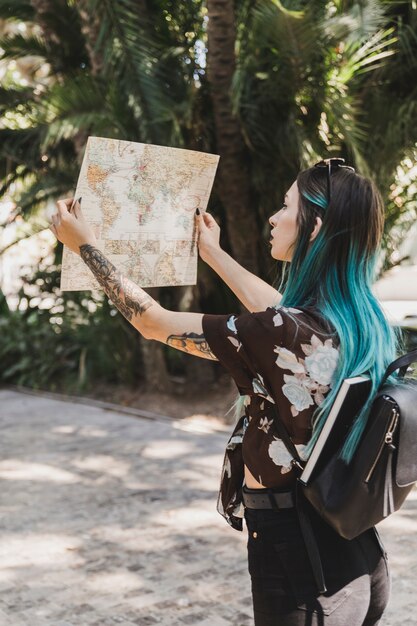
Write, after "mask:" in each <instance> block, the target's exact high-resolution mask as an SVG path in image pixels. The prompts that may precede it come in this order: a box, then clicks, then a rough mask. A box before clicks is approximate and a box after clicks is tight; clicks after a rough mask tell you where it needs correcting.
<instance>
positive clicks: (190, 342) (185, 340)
mask: <svg viewBox="0 0 417 626" xmlns="http://www.w3.org/2000/svg"><path fill="white" fill-rule="evenodd" d="M166 342H167V344H168V345H169V346H172V347H173V348H176V349H177V350H182V351H183V352H188V354H194V355H195V356H200V357H203V358H205V359H211V360H212V361H217V357H216V356H215V355H214V354H213V352H212V351H211V350H210V346H209V345H208V343H207V340H206V338H205V337H204V335H203V334H201V335H198V334H197V333H184V334H183V335H170V336H169V337H168V339H167V341H166Z"/></svg>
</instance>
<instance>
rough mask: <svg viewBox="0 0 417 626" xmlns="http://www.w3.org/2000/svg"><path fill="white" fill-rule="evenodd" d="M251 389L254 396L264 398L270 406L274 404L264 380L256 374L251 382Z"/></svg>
mask: <svg viewBox="0 0 417 626" xmlns="http://www.w3.org/2000/svg"><path fill="white" fill-rule="evenodd" d="M252 388H253V391H254V392H255V393H256V395H258V396H261V397H262V398H265V400H269V402H272V404H275V400H274V399H273V398H271V396H270V395H269V393H268V390H267V389H266V387H265V383H264V379H263V378H262V376H261V375H260V374H258V373H256V378H254V379H253V380H252Z"/></svg>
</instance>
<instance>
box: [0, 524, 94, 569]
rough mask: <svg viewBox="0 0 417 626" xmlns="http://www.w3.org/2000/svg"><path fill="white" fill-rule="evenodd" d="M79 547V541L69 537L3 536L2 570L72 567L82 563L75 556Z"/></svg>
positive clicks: (0, 552)
mask: <svg viewBox="0 0 417 626" xmlns="http://www.w3.org/2000/svg"><path fill="white" fill-rule="evenodd" d="M80 546H81V543H80V541H79V539H77V538H76V537H73V536H71V535H54V534H50V533H46V534H36V533H28V534H27V535H24V536H23V537H22V536H19V537H16V536H15V535H3V536H2V537H1V540H0V558H1V565H2V569H3V570H4V569H5V568H8V567H9V568H17V567H24V566H30V567H33V566H39V565H47V566H59V567H62V566H65V567H68V566H72V567H74V565H76V564H80V563H83V562H84V561H83V560H82V559H81V558H80V557H79V555H78V554H77V551H78V549H79V548H80Z"/></svg>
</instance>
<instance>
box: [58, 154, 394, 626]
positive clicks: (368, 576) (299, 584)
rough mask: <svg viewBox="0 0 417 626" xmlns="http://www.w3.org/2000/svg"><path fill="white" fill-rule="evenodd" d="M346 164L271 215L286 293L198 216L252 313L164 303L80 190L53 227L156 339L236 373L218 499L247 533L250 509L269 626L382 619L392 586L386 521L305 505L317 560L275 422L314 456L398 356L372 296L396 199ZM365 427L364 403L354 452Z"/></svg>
mask: <svg viewBox="0 0 417 626" xmlns="http://www.w3.org/2000/svg"><path fill="white" fill-rule="evenodd" d="M343 163H344V162H343V159H327V160H325V161H321V162H320V163H318V164H316V166H314V167H311V168H308V169H306V170H303V171H301V172H300V173H299V174H298V176H297V179H296V180H295V181H294V183H293V184H292V185H291V187H290V188H289V189H288V191H287V193H286V195H285V203H284V204H283V206H282V207H281V208H280V209H279V210H278V211H277V212H276V213H275V214H274V215H273V216H272V217H271V218H270V220H269V222H270V225H271V241H270V243H271V255H272V257H273V258H274V259H277V260H281V261H284V268H286V279H285V289H284V291H283V293H282V294H281V293H279V292H277V290H276V289H274V288H273V287H271V286H270V285H268V284H267V283H265V282H264V281H262V280H261V279H259V278H257V277H256V276H254V275H253V274H251V273H250V272H248V271H246V270H245V269H244V268H242V267H241V266H240V265H239V264H238V263H236V262H235V261H234V260H233V259H231V257H230V256H229V255H227V254H226V253H225V252H224V251H223V250H221V248H220V246H219V228H218V226H217V224H216V222H215V221H214V219H213V218H212V217H211V216H210V215H209V214H207V213H204V214H198V215H196V220H197V225H198V232H199V252H200V255H201V257H202V258H203V259H204V260H205V261H206V262H207V263H208V264H209V265H211V267H212V268H213V269H214V270H215V271H216V272H217V273H218V274H219V275H220V276H221V278H222V279H223V280H224V281H225V282H226V283H227V284H228V285H229V287H230V288H231V289H232V290H233V291H234V293H235V294H236V295H237V297H238V298H239V299H240V300H241V302H242V303H243V304H244V305H245V306H246V308H247V309H248V310H249V312H248V313H243V314H240V315H202V314H199V313H179V312H173V311H168V310H166V309H164V308H163V307H161V306H160V305H159V304H158V303H157V302H156V301H155V300H153V299H152V298H151V297H150V296H149V295H148V294H147V293H146V292H145V291H143V290H142V289H141V288H140V287H139V286H138V285H136V284H134V283H133V282H132V281H130V280H129V279H128V278H127V277H126V276H123V275H122V274H121V273H120V272H119V271H118V270H117V268H116V267H115V266H114V265H113V264H112V263H111V262H110V261H109V259H107V258H106V256H105V255H104V254H103V253H102V252H100V250H99V249H98V248H97V242H96V240H95V237H94V234H93V232H92V230H91V228H90V226H89V225H88V224H87V222H86V221H85V219H84V217H83V214H82V211H81V207H80V205H79V203H78V202H77V203H75V206H74V210H73V212H72V213H71V212H70V211H69V208H70V206H71V205H72V200H61V201H58V203H57V207H58V212H57V213H56V214H55V215H53V216H52V219H51V221H52V225H51V227H50V228H51V230H52V232H53V233H54V234H55V235H56V237H57V238H58V239H59V240H60V241H61V242H62V243H64V244H65V245H66V246H68V247H69V248H70V249H71V250H73V251H74V252H76V253H77V254H79V255H80V256H81V258H82V259H83V261H84V262H85V263H86V264H87V265H88V267H89V268H90V269H91V271H92V272H93V274H94V276H95V277H96V279H97V281H98V282H99V284H100V285H101V287H102V288H103V290H104V291H105V293H106V294H107V295H108V297H109V298H110V299H111V300H112V301H113V303H114V304H115V306H116V307H117V308H118V309H119V311H120V312H121V313H122V314H123V315H124V316H125V317H126V319H128V320H129V322H130V323H131V324H133V326H134V327H135V328H136V329H137V330H138V331H139V332H140V333H141V334H142V335H143V336H144V337H145V338H146V339H154V340H157V341H161V342H164V343H167V344H168V345H171V346H174V347H175V348H177V349H179V350H183V351H184V352H188V353H190V354H194V355H196V356H199V357H202V358H206V359H214V360H215V359H217V360H219V361H220V362H221V363H222V364H223V365H224V366H225V367H226V368H227V369H228V370H229V371H230V373H231V374H232V376H233V378H234V380H235V382H236V384H237V387H238V389H239V392H240V394H241V396H242V398H243V403H242V415H241V416H240V418H239V419H238V421H237V423H236V426H235V428H234V430H233V433H232V435H231V437H230V439H229V441H228V444H227V447H226V452H225V457H224V463H223V471H222V479H221V485H220V491H219V498H218V503H217V508H218V511H219V513H221V515H223V516H224V517H225V519H226V520H227V521H228V523H229V524H230V525H231V526H232V527H233V528H235V529H237V530H242V526H243V524H242V518H243V517H245V521H246V525H247V528H248V544H247V546H248V567H249V573H250V576H251V582H252V596H253V607H254V616H255V624H256V626H301V625H303V626H304V625H305V626H307V625H308V626H319V625H326V626H346V625H347V624H349V626H360V625H364V626H371V625H375V624H378V623H379V620H380V618H381V616H382V613H383V611H384V609H385V607H386V604H387V601H388V596H389V589H390V574H389V570H388V563H387V555H386V552H385V549H384V547H383V545H382V543H381V541H380V539H379V536H378V534H377V532H376V529H374V528H372V529H370V530H369V531H366V532H365V533H363V534H362V535H360V536H359V537H357V538H356V539H354V540H352V541H348V540H345V539H342V538H341V537H340V536H339V535H337V533H336V532H335V531H333V530H332V529H331V528H330V527H329V526H327V524H325V523H324V522H323V521H322V520H321V518H319V516H318V515H317V514H316V513H315V511H314V510H313V509H312V508H311V507H309V506H308V504H307V503H306V504H305V507H304V511H305V515H306V516H307V517H308V520H309V524H310V531H312V536H313V537H314V545H315V547H316V548H317V549H318V554H319V563H318V564H317V558H316V559H315V557H314V549H312V547H311V536H308V535H306V531H305V529H304V530H303V524H301V523H300V518H299V516H298V514H297V509H296V508H295V506H294V485H295V478H296V470H295V468H294V466H293V465H292V464H291V463H290V456H289V454H288V453H287V450H286V448H285V446H284V445H283V442H282V440H281V439H280V437H279V436H278V432H277V430H276V428H275V424H274V419H273V416H274V408H275V409H276V410H277V411H278V413H279V416H280V418H281V420H282V421H283V423H284V424H285V426H286V428H287V430H288V432H289V434H290V436H291V438H292V440H293V442H294V444H295V445H296V447H297V449H298V451H299V453H300V455H301V456H302V458H307V457H308V455H309V453H310V451H311V449H312V447H313V445H314V443H315V441H316V439H317V436H318V434H319V433H320V430H321V428H322V426H323V424H324V422H325V420H326V416H327V415H328V412H329V409H330V407H331V404H332V401H333V398H334V396H335V394H336V392H337V390H338V387H339V385H340V383H341V381H342V380H343V379H344V378H347V377H349V376H355V375H358V374H363V373H367V374H368V375H369V376H370V377H371V379H372V381H373V389H376V387H377V385H378V383H379V381H380V379H381V377H382V375H383V373H384V371H385V369H386V367H387V365H388V364H389V363H390V362H391V361H392V360H393V359H394V358H395V356H396V351H397V344H396V337H395V335H394V333H393V331H392V329H391V328H390V326H389V325H388V323H387V321H386V319H385V317H384V315H383V313H382V311H381V308H380V306H379V304H378V302H377V301H376V299H375V298H374V296H373V295H372V293H371V284H372V281H373V278H374V270H375V262H376V257H377V253H378V250H379V245H380V241H381V236H382V230H383V221H384V211H383V204H382V201H381V197H380V194H379V192H378V190H377V189H376V187H375V185H374V184H373V182H372V181H370V180H368V179H366V178H364V177H362V176H360V175H359V174H357V173H356V172H355V171H354V169H353V168H351V167H348V166H345V165H344V164H343ZM197 213H198V211H197ZM287 262H290V263H289V264H288V263H287ZM365 423H366V412H363V413H362V414H361V415H359V417H358V419H357V420H356V421H355V423H354V425H353V427H352V429H351V431H350V433H349V435H348V437H347V439H346V442H345V445H344V448H343V458H344V459H345V461H346V462H349V460H350V459H351V457H352V453H353V451H354V449H355V445H356V443H357V441H358V438H359V437H360V434H361V432H362V430H363V428H364V425H365ZM318 571H319V574H317V572H318ZM320 574H322V575H323V576H324V581H325V586H322V585H320V582H319V583H318V582H317V581H318V580H319V579H320Z"/></svg>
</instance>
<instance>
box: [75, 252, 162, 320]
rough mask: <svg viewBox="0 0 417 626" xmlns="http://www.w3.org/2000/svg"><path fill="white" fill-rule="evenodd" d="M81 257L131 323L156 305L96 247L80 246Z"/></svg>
mask: <svg viewBox="0 0 417 626" xmlns="http://www.w3.org/2000/svg"><path fill="white" fill-rule="evenodd" d="M80 256H81V258H82V260H83V261H84V263H86V265H88V267H89V268H90V270H91V271H92V272H93V274H94V276H95V278H96V279H97V281H98V282H99V284H100V285H101V287H102V288H103V289H104V291H105V292H106V294H107V295H108V296H109V298H110V300H112V302H113V303H114V304H115V305H116V307H117V308H118V309H119V311H120V313H122V315H124V316H125V318H126V319H127V320H129V322H131V321H132V317H133V316H134V315H142V313H144V312H145V311H146V310H147V309H149V307H151V306H152V305H153V304H155V300H153V298H151V296H150V295H148V294H147V293H146V291H143V289H141V288H140V287H138V285H136V284H135V283H133V282H132V281H131V280H129V279H128V278H125V277H124V276H122V274H121V273H120V272H119V270H118V269H117V268H116V267H115V266H114V265H113V263H112V262H111V261H109V260H108V259H106V257H105V256H104V254H103V253H102V252H101V251H100V250H98V248H96V247H95V246H91V245H90V244H87V243H86V244H83V245H82V246H80Z"/></svg>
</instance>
